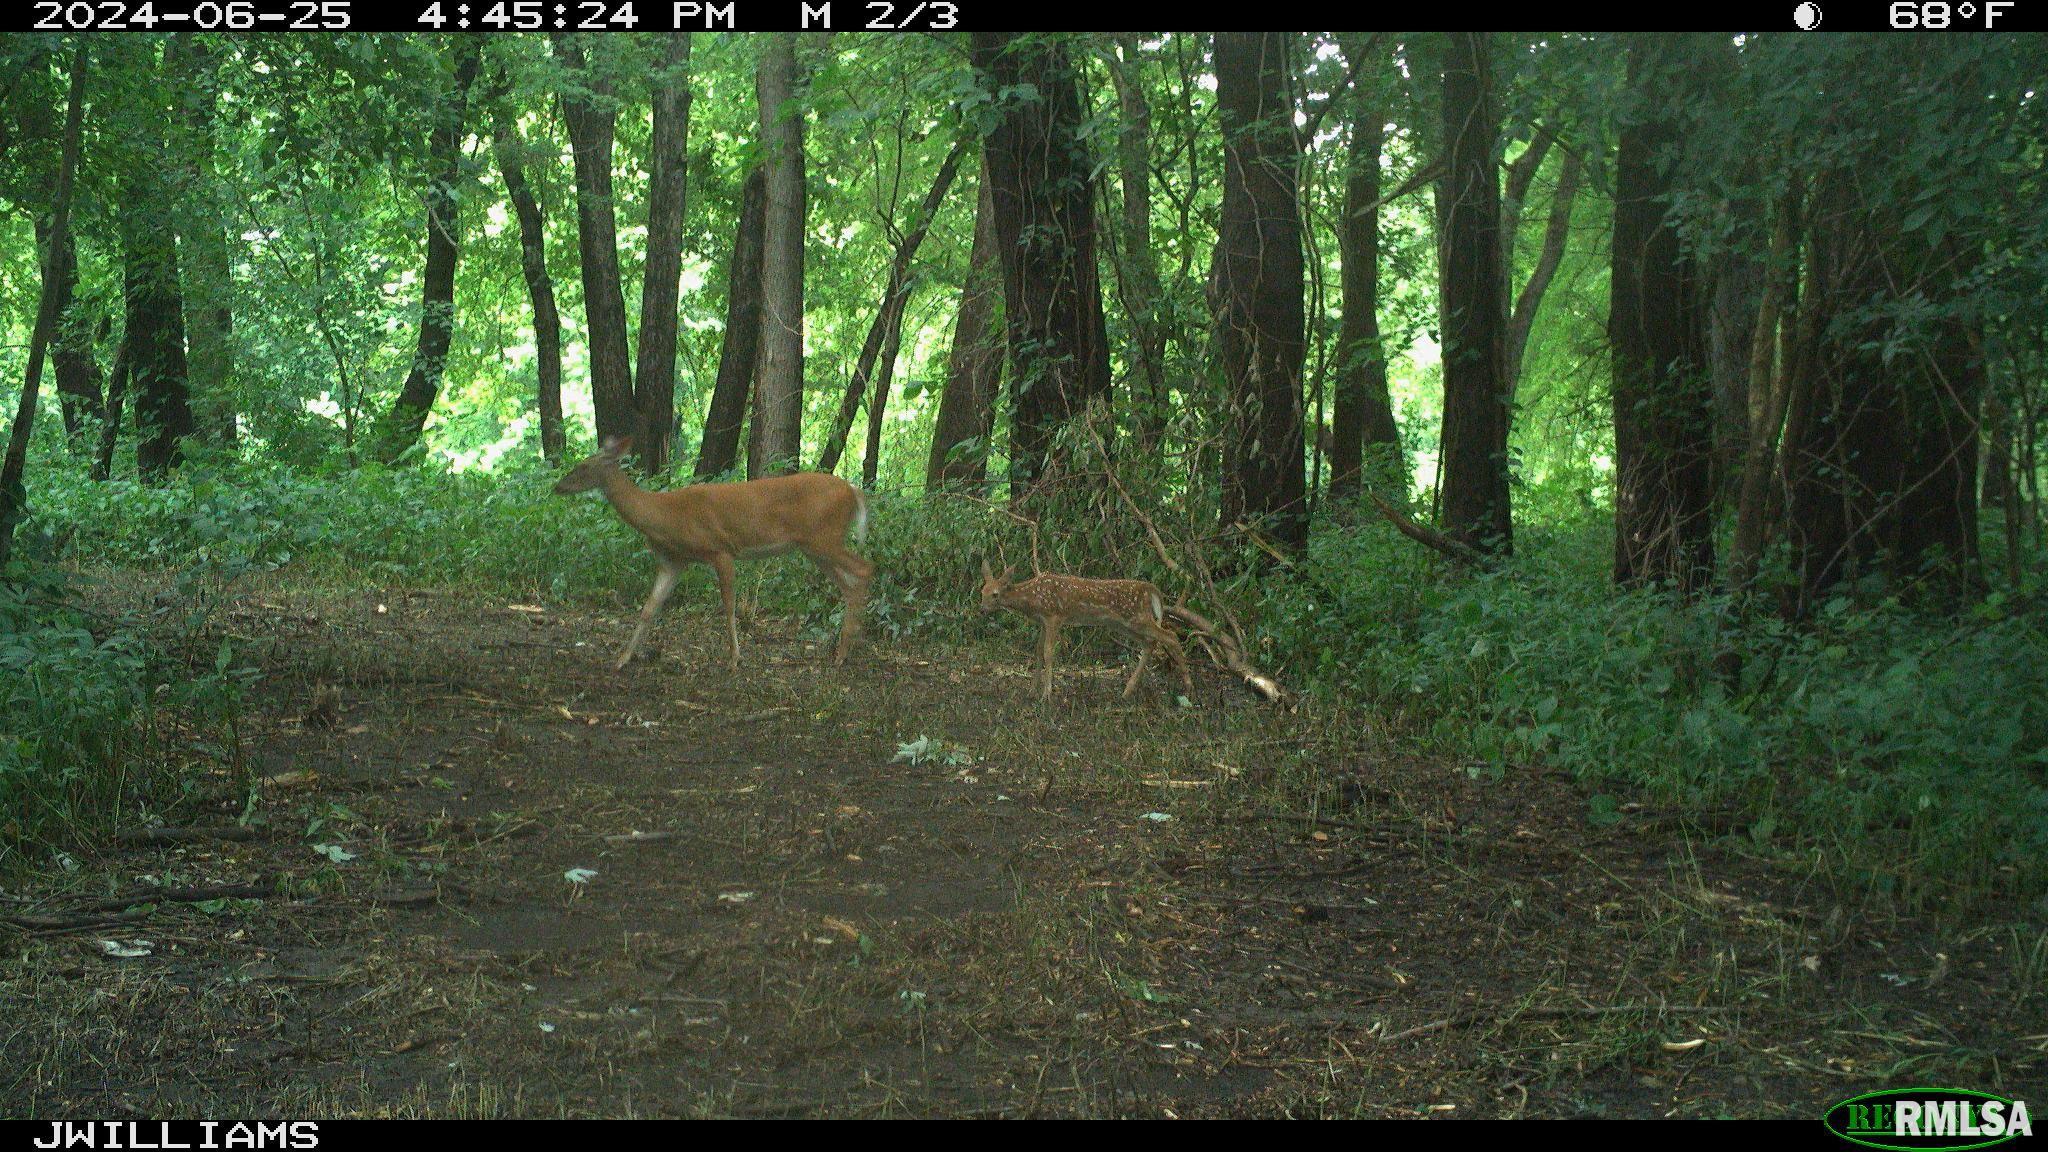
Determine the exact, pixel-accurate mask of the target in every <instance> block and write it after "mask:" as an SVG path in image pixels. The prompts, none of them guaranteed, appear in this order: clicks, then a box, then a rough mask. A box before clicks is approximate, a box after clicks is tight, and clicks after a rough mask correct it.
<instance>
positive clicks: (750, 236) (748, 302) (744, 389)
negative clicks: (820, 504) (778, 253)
mask: <svg viewBox="0 0 2048 1152" xmlns="http://www.w3.org/2000/svg"><path fill="white" fill-rule="evenodd" d="M767 188H768V184H767V173H766V172H764V171H763V170H762V169H760V168H758V167H757V168H755V169H754V170H753V171H751V172H749V173H747V178H746V182H745V184H744V185H743V186H742V188H741V189H740V217H739V226H738V228H737V229H736V230H735V231H734V232H733V238H732V259H731V260H729V261H727V263H726V291H725V344H724V346H723V347H722V348H721V349H720V351H719V354H718V381H717V383H716V384H714V385H713V386H712V389H711V406H710V408H709V409H707V410H706V411H705V413H704V435H703V438H702V439H701V440H700V441H699V442H698V446H697V469H696V472H697V476H698V477H699V478H702V477H705V476H716V475H718V474H719V473H721V472H729V471H731V470H732V468H733V466H734V465H736V464H737V463H739V457H740V429H741V428H742V427H743V426H744V425H745V423H746V419H747V397H748V394H749V393H750V392H752V391H753V386H754V366H755V364H756V363H757V362H758V360H759V357H760V353H761V233H762V230H763V228H764V226H765V224H764V221H765V217H766V215H767V210H768V192H767Z"/></svg>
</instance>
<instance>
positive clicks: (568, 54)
mask: <svg viewBox="0 0 2048 1152" xmlns="http://www.w3.org/2000/svg"><path fill="white" fill-rule="evenodd" d="M604 44H605V42H604V38H603V37H596V38H594V39H593V40H592V41H591V42H590V43H589V44H588V50H586V44H585V42H584V41H583V39H581V38H580V37H578V36H575V35H570V34H566V33H556V34H555V36H554V48H555V54H556V56H557V57H558V58H559V59H560V60H561V61H562V63H563V65H564V66H565V67H566V68H567V70H568V78H567V81H566V83H565V85H564V87H563V89H562V94H561V104H562V122H563V124H564V125H565V126H567V128H568V129H569V147H570V150H571V152H572V153H573V154H574V165H575V169H576V240H577V251H578V254H579V255H580V257H581V264H582V271H583V318H584V324H585V328H586V329H587V331H586V335H585V339H586V341H587V343H588V346H589V349H590V403H591V408H592V409H593V410H594V414H595V416H596V419H597V438H598V441H599V442H600V443H602V442H604V441H607V440H610V439H612V438H613V437H615V436H617V437H630V436H633V435H636V434H638V433H639V431H640V408H639V404H638V402H637V400H636V399H635V397H634V394H633V361H632V357H631V355H630V353H629V352H628V350H627V338H626V295H625V290H624V289H623V288H622V287H621V286H620V282H619V236H618V232H619V221H618V213H617V208H616V205H615V204H614V203H613V197H612V142H613V139H614V137H615V136H616V135H617V127H618V118H619V109H618V102H617V101H616V100H615V99H614V98H613V96H612V79H611V69H610V68H609V67H608V65H609V61H607V60H603V59H598V58H594V55H593V54H602V53H604V52H605V51H606V49H605V46H604Z"/></svg>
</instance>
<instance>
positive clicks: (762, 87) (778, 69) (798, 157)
mask: <svg viewBox="0 0 2048 1152" xmlns="http://www.w3.org/2000/svg"><path fill="white" fill-rule="evenodd" d="M796 35H797V34H796V33H794V32H773V33H769V34H767V35H765V36H763V37H762V38H761V39H762V44H761V52H760V58H759V64H758V68H757V70H756V73H755V93H756V96H757V97H758V99H759V102H760V127H761V153H762V163H763V164H764V165H765V167H766V169H767V175H766V181H767V183H766V191H767V208H766V211H765V214H764V215H763V217H762V232H761V353H760V358H759V360H758V362H757V364H756V374H755V379H754V419H753V423H752V424H751V425H749V426H748V439H747V475H748V476H766V475H769V474H771V473H775V472H790V471H794V470H795V469H796V467H797V459H798V453H800V452H801V451H802V449H803V419H804V131H803V124H804V110H803V104H802V102H801V101H800V100H799V99H798V93H797V86H798V76H797V64H796Z"/></svg>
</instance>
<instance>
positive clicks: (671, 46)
mask: <svg viewBox="0 0 2048 1152" xmlns="http://www.w3.org/2000/svg"><path fill="white" fill-rule="evenodd" d="M690 85H691V81H690V34H689V33H688V32H671V33H669V35H668V38H667V39H666V41H665V42H664V46H663V52H662V59H661V67H660V70H659V71H658V72H656V73H655V79H654V138H653V143H652V144H651V145H650V149H651V151H652V153H653V166H652V167H653V171H652V172H651V173H649V176H648V181H649V187H648V193H647V268H646V272H645V274H644V279H643V280H642V281H641V285H640V349H639V351H640V363H639V368H638V370H637V371H636V372H635V373H634V377H635V381H634V386H633V389H634V396H635V398H636V403H637V405H638V407H639V411H640V432H639V434H638V435H637V436H636V437H635V438H634V441H633V442H634V444H635V445H636V446H637V447H638V449H639V452H640V463H641V466H642V467H644V468H646V469H647V471H649V472H660V471H663V470H665V469H666V468H667V467H668V460H669V454H670V452H671V451H672V450H673V448H674V444H675V431H676V308H677V303H678V299H677V298H678V294H679V292H680V289H681V285H682V275H683V216H684V213H685V211H686V210H687V208H688V205H689V195H688V192H689V189H688V179H687V178H688V174H689V173H688V168H687V165H686V164H685V160H686V159H687V157H688V149H689V139H690Z"/></svg>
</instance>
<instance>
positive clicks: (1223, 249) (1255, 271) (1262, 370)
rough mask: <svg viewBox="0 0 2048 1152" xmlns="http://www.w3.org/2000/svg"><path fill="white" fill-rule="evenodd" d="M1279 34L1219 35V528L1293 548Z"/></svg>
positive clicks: (1295, 307)
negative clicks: (1224, 391)
mask: <svg viewBox="0 0 2048 1152" xmlns="http://www.w3.org/2000/svg"><path fill="white" fill-rule="evenodd" d="M1287 42H1288V36H1287V34H1286V33H1278V32H1259V33H1244V32H1219V33H1217V34H1216V109H1217V113H1218V115H1219V117H1220V118H1221V120H1222V126H1223V216H1222V223H1221V224H1220V225H1219V229H1218V235H1217V239H1216V259H1215V263H1214V268H1215V271H1216V278H1217V285H1216V287H1217V292H1216V297H1217V304H1216V326H1217V335H1218V338H1219V340H1220V343H1221V346H1222V348H1221V351H1222V362H1223V371H1224V375H1225V377H1226V381H1227V387H1228V389H1229V397H1228V403H1229V424H1228V427H1227V429H1226V431H1225V434H1224V436H1225V438H1224V450H1223V503H1222V514H1223V522H1224V524H1225V526H1226V527H1227V526H1230V525H1233V524H1238V523H1243V524H1245V525H1246V526H1247V527H1252V528H1257V529H1259V530H1261V531H1263V532H1265V533H1266V534H1268V535H1270V536H1271V537H1272V538H1273V539H1274V540H1276V541H1277V542H1279V543H1280V544H1281V545H1282V546H1283V547H1285V548H1288V549H1290V550H1294V551H1299V550H1300V549H1302V548H1304V547H1306V546H1307V544H1308V505H1307V501H1306V494H1307V485H1306V477H1305V473H1304V464H1303V460H1302V413H1301V371H1302V358H1303V354H1304V351H1305V348H1306V344H1305V338H1304V332H1303V306H1302V283H1303V281H1302V247H1301V209H1300V205H1299V203H1298V202H1297V199H1296V190H1295V177H1294V174H1295V169H1296V166H1297V165H1298V164H1299V163H1300V160H1301V157H1300V154H1299V147H1300V146H1299V144H1298V143H1297V138H1296V136H1295V132H1294V104H1293V101H1292V99H1291V98H1290V97H1289V95H1288V82H1287V68H1288V61H1287Z"/></svg>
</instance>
